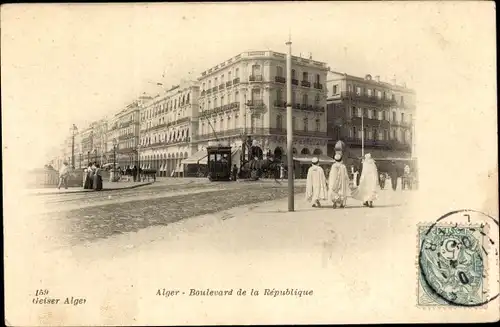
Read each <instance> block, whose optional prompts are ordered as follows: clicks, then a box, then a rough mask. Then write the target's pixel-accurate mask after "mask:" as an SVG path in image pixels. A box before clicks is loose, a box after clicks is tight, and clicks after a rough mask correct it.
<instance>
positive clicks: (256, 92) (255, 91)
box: [252, 89, 262, 101]
mask: <svg viewBox="0 0 500 327" xmlns="http://www.w3.org/2000/svg"><path fill="white" fill-rule="evenodd" d="M255 100H262V94H261V93H260V89H252V101H255Z"/></svg>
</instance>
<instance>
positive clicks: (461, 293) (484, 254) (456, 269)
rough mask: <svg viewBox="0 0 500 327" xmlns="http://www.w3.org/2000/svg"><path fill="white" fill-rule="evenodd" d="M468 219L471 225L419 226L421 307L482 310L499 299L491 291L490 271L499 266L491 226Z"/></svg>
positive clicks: (436, 224) (448, 223)
mask: <svg viewBox="0 0 500 327" xmlns="http://www.w3.org/2000/svg"><path fill="white" fill-rule="evenodd" d="M445 216H446V215H445ZM465 216H469V218H468V222H462V221H460V222H440V221H439V220H438V222H436V223H434V224H427V225H420V226H418V241H419V243H418V244H419V248H418V294H417V304H418V306H421V307H432V306H460V307H480V306H483V305H485V304H486V303H488V302H490V301H491V300H493V299H495V298H496V297H497V296H498V293H497V292H496V289H495V287H493V289H489V288H488V285H489V281H488V276H489V273H488V271H489V268H491V266H492V265H494V266H497V265H498V249H497V246H498V244H496V243H497V242H496V241H497V240H496V239H494V238H492V237H490V236H489V235H491V230H492V228H491V224H489V223H488V222H487V221H485V222H481V223H476V222H470V215H469V214H465ZM493 225H495V224H493ZM495 230H498V226H497V225H495ZM490 282H492V283H495V282H496V278H495V281H490Z"/></svg>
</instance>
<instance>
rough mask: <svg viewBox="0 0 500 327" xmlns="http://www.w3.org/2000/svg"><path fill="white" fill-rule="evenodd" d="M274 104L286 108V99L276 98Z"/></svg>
mask: <svg viewBox="0 0 500 327" xmlns="http://www.w3.org/2000/svg"><path fill="white" fill-rule="evenodd" d="M274 106H275V107H278V108H285V107H286V101H283V100H274Z"/></svg>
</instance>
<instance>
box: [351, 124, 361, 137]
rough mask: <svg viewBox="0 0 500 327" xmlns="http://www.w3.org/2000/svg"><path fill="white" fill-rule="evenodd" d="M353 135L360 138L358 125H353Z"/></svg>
mask: <svg viewBox="0 0 500 327" xmlns="http://www.w3.org/2000/svg"><path fill="white" fill-rule="evenodd" d="M352 137H353V138H355V139H358V138H359V137H358V129H357V128H356V126H353V127H352Z"/></svg>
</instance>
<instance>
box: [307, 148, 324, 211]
mask: <svg viewBox="0 0 500 327" xmlns="http://www.w3.org/2000/svg"><path fill="white" fill-rule="evenodd" d="M327 196H328V189H327V187H326V177H325V172H324V171H323V168H321V167H320V166H319V160H318V158H316V157H314V158H313V159H312V166H311V167H309V169H308V171H307V182H306V200H307V201H310V202H312V203H313V205H312V206H313V207H321V203H320V200H326V199H327Z"/></svg>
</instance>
